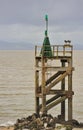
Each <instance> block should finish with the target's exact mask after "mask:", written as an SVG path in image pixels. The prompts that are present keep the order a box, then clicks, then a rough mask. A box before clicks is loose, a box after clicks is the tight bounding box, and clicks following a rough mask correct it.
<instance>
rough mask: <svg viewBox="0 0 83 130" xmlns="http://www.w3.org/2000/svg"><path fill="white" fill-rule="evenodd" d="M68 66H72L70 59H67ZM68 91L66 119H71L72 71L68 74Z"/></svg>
mask: <svg viewBox="0 0 83 130" xmlns="http://www.w3.org/2000/svg"><path fill="white" fill-rule="evenodd" d="M68 64H69V65H68V66H69V67H72V59H70V60H69V63H68ZM68 91H69V97H68V120H72V95H71V92H72V71H71V73H70V74H68Z"/></svg>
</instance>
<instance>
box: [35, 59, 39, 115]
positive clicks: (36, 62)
mask: <svg viewBox="0 0 83 130" xmlns="http://www.w3.org/2000/svg"><path fill="white" fill-rule="evenodd" d="M35 60H36V61H35V66H36V67H37V66H38V60H37V59H35ZM38 87H39V71H38V70H36V71H35V95H36V94H37V91H38ZM35 109H36V113H37V114H39V97H37V95H36V96H35Z"/></svg>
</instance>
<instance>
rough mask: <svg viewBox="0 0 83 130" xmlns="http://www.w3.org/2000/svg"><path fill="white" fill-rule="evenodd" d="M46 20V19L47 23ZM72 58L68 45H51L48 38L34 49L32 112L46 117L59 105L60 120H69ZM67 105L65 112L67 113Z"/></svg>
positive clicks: (46, 36) (71, 49) (70, 113)
mask: <svg viewBox="0 0 83 130" xmlns="http://www.w3.org/2000/svg"><path fill="white" fill-rule="evenodd" d="M47 20H48V19H46V22H47ZM72 57H73V46H72V45H71V44H70V41H69V40H68V41H65V42H64V44H63V45H50V42H49V37H48V35H47V24H46V32H45V39H44V43H43V45H42V46H35V110H36V113H37V114H40V112H42V113H43V114H46V113H47V112H48V111H49V110H50V109H53V108H54V107H56V105H58V104H60V105H59V106H60V119H62V120H65V118H66V116H65V114H66V112H67V113H68V120H72V99H73V95H74V92H73V90H72V71H73V70H74V68H73V67H72V60H73V59H72ZM66 102H68V110H66Z"/></svg>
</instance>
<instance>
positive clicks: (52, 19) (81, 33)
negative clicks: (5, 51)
mask: <svg viewBox="0 0 83 130" xmlns="http://www.w3.org/2000/svg"><path fill="white" fill-rule="evenodd" d="M45 14H48V17H49V38H50V42H51V44H56V43H57V44H61V43H62V44H63V42H64V40H65V39H66V40H71V41H72V43H73V44H83V0H0V41H7V42H11V44H12V43H14V42H20V43H21V42H27V44H28V43H33V44H40V43H41V44H42V42H43V39H44V30H45V19H44V17H45Z"/></svg>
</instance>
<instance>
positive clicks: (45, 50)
mask: <svg viewBox="0 0 83 130" xmlns="http://www.w3.org/2000/svg"><path fill="white" fill-rule="evenodd" d="M45 20H46V30H45V38H44V41H43V46H42V49H41V53H40V54H41V55H42V56H44V57H52V56H53V55H52V49H51V45H50V41H49V37H48V15H45Z"/></svg>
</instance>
